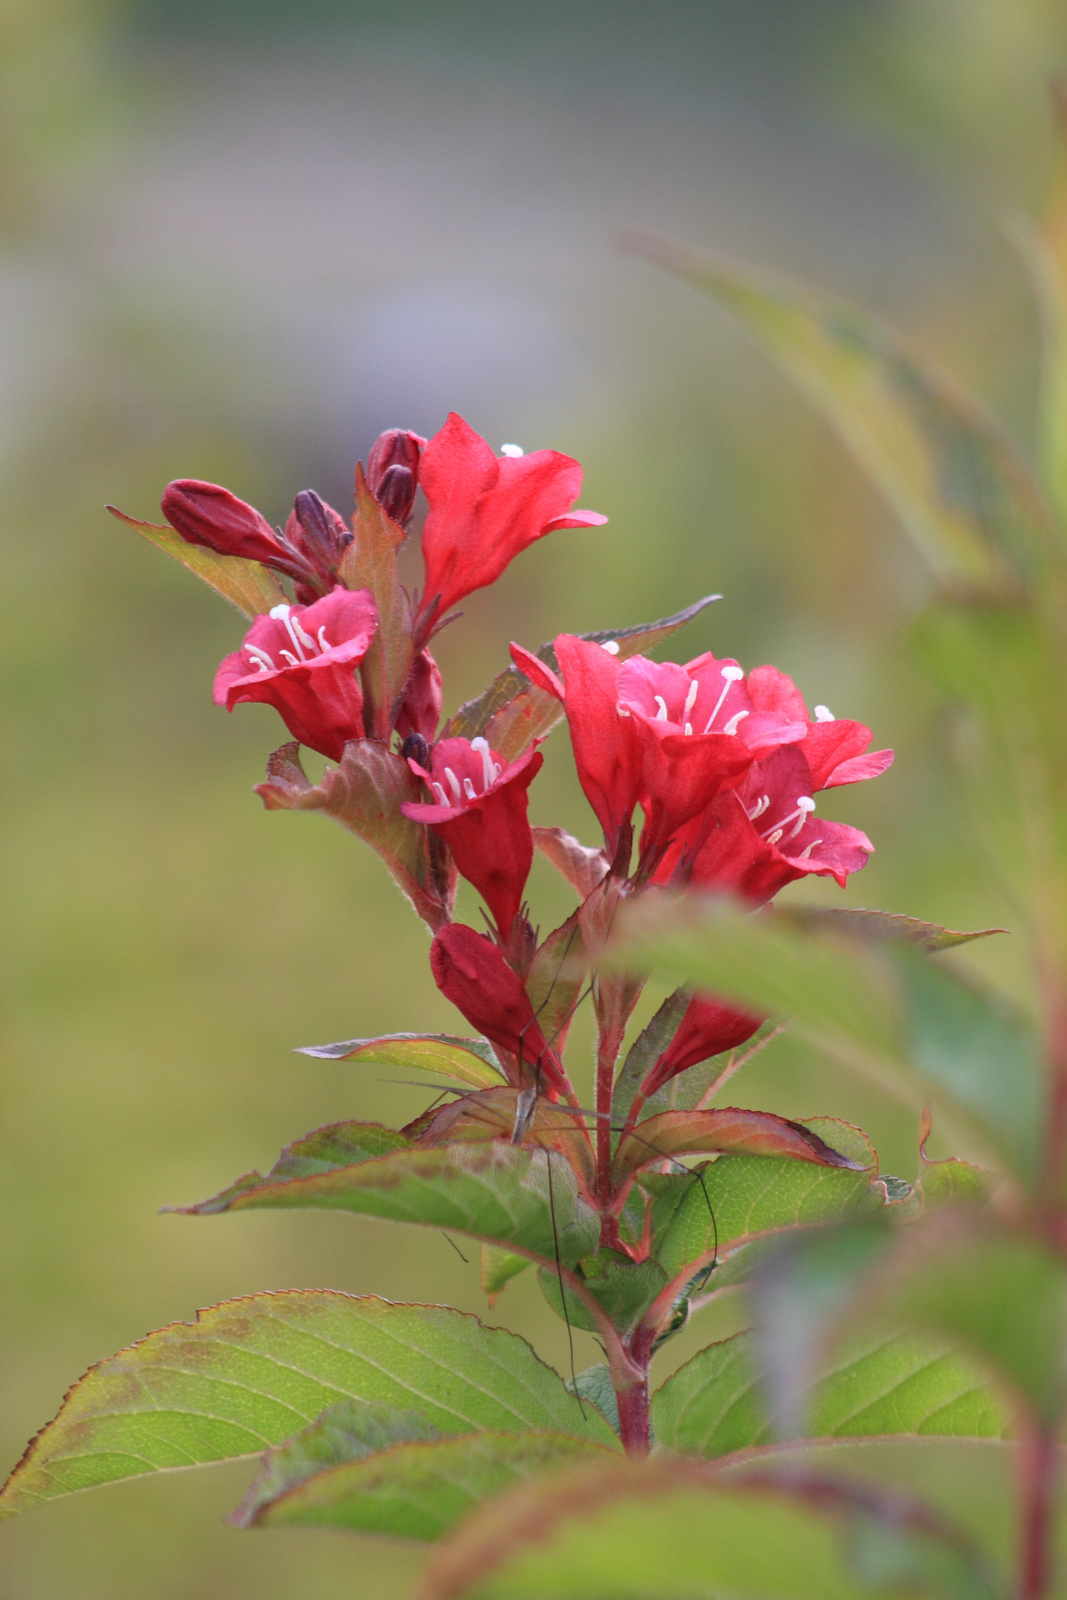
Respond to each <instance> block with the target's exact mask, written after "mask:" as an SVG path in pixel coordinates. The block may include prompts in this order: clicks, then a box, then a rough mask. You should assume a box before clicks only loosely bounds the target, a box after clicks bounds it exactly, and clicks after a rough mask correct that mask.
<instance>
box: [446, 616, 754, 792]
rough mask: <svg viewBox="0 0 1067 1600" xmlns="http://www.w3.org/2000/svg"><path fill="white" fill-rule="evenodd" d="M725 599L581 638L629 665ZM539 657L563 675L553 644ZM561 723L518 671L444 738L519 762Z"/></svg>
mask: <svg viewBox="0 0 1067 1600" xmlns="http://www.w3.org/2000/svg"><path fill="white" fill-rule="evenodd" d="M721 598H722V597H721V596H720V595H717V594H710V595H707V596H706V597H705V599H703V600H697V601H696V602H695V604H693V605H691V606H686V608H685V610H684V611H676V612H675V614H674V615H673V616H672V617H663V618H662V619H661V620H660V621H659V622H644V623H640V624H638V626H637V627H634V628H622V629H620V630H619V631H618V632H615V633H613V632H611V631H610V630H609V631H606V632H600V633H583V634H580V635H579V637H580V638H582V639H589V640H590V641H591V642H592V643H594V644H610V643H615V644H617V645H618V646H619V652H618V658H617V659H618V660H620V661H626V660H628V659H629V657H630V656H636V655H639V654H642V653H643V652H645V651H648V650H654V649H655V647H656V646H657V645H658V644H662V643H663V642H664V640H665V639H669V638H670V637H671V635H672V634H675V633H677V632H678V629H679V628H682V627H684V626H685V624H686V623H687V622H691V621H692V620H693V618H694V617H695V616H698V615H699V613H700V612H701V611H703V610H704V607H705V606H709V605H710V604H711V602H712V601H713V600H719V599H721ZM535 654H536V655H537V656H538V658H539V659H540V660H541V661H544V662H545V663H546V665H547V666H549V667H551V668H552V670H553V672H557V671H558V670H559V663H558V662H557V660H556V653H555V651H554V649H553V648H552V645H551V644H543V645H542V646H541V647H540V649H539V650H537V651H536V652H535ZM562 718H563V707H562V706H561V705H560V703H559V701H558V700H556V699H555V698H554V696H552V695H550V694H546V693H545V691H544V690H543V689H537V688H535V687H534V686H533V684H531V682H530V680H529V679H528V678H527V677H526V676H525V674H524V673H521V672H520V671H519V670H518V668H517V667H505V668H504V670H503V672H499V673H498V674H497V676H496V677H495V678H494V679H493V681H492V683H491V684H490V685H489V687H488V689H485V690H484V691H483V692H482V693H481V694H480V695H478V697H477V698H476V699H474V700H468V701H467V702H466V703H465V704H464V705H461V706H460V708H459V710H458V711H457V712H456V714H455V716H454V717H453V718H452V719H451V721H450V722H449V723H448V724H447V725H446V727H445V729H444V731H443V732H442V734H441V735H440V737H441V738H442V739H454V738H462V739H475V738H477V737H478V736H479V735H482V736H483V737H484V738H486V739H488V741H489V744H490V745H491V746H492V748H493V749H494V750H496V751H497V752H498V753H499V754H500V755H502V756H503V757H504V759H505V760H506V761H516V760H518V758H519V756H521V755H522V754H523V752H524V751H526V750H528V749H529V748H530V746H531V745H532V744H533V742H534V740H535V739H543V738H544V737H545V735H546V734H547V733H550V732H551V730H552V729H553V728H554V727H555V726H556V723H557V722H560V721H561V720H562Z"/></svg>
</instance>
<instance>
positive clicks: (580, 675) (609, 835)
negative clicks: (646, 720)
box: [511, 633, 645, 858]
mask: <svg viewBox="0 0 1067 1600" xmlns="http://www.w3.org/2000/svg"><path fill="white" fill-rule="evenodd" d="M555 651H556V659H557V661H558V662H559V665H560V670H561V672H562V673H563V681H562V682H561V681H560V679H559V678H558V677H557V676H556V674H555V673H554V672H553V671H552V670H551V668H550V667H546V666H545V664H544V662H543V661H540V660H539V659H538V657H537V656H534V655H531V654H530V652H529V651H528V650H524V649H523V648H522V646H521V645H517V644H513V645H512V647H511V659H512V660H513V661H514V663H515V665H516V666H517V667H518V669H519V671H520V672H523V673H525V674H526V676H527V677H528V678H529V679H530V680H531V682H532V683H534V684H536V685H537V687H538V688H539V689H544V690H545V692H546V693H548V694H551V695H554V696H555V697H556V699H557V700H559V701H561V702H562V704H563V707H564V709H565V711H566V713H567V724H568V727H569V728H570V735H571V746H572V748H573V750H574V764H575V766H576V767H577V769H578V781H579V782H580V783H581V786H582V789H583V791H584V793H585V797H586V799H587V800H588V801H589V804H590V805H591V806H592V808H593V810H594V812H595V813H596V816H597V820H598V821H599V823H600V826H601V827H602V828H603V830H604V842H605V844H606V846H607V851H608V855H609V856H610V857H612V858H614V856H615V852H616V850H617V848H618V844H619V838H620V835H621V833H622V830H623V828H624V827H625V826H626V824H627V823H628V822H629V820H630V818H631V817H632V816H633V811H634V807H635V806H636V804H637V802H638V800H639V799H640V798H641V795H642V793H643V790H644V783H645V780H644V752H643V749H642V746H641V743H640V740H639V738H638V736H637V733H636V730H635V724H634V721H633V719H632V718H630V717H620V716H619V711H618V702H619V672H620V666H619V662H618V661H617V660H616V659H615V656H614V655H613V654H612V653H611V652H610V651H609V650H607V649H605V647H604V646H603V645H600V644H592V643H590V641H589V640H588V639H577V638H575V637H574V636H573V635H572V634H569V633H561V634H560V635H559V637H558V638H557V639H556V642H555Z"/></svg>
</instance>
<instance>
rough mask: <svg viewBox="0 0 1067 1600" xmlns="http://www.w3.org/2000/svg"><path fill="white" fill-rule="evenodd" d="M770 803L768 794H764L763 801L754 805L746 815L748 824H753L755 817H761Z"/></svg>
mask: <svg viewBox="0 0 1067 1600" xmlns="http://www.w3.org/2000/svg"><path fill="white" fill-rule="evenodd" d="M770 803H771V797H770V795H769V794H765V795H764V796H763V799H762V800H760V801H758V802H757V804H756V805H754V806H753V807H752V810H751V811H750V812H749V814H748V820H749V822H755V820H756V818H757V817H762V815H763V813H764V812H765V811H766V809H767V807H768V806H769V805H770Z"/></svg>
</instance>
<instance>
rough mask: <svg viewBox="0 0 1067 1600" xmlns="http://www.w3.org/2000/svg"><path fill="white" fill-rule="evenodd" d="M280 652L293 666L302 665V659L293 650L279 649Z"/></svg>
mask: <svg viewBox="0 0 1067 1600" xmlns="http://www.w3.org/2000/svg"><path fill="white" fill-rule="evenodd" d="M278 654H279V655H280V656H284V657H285V659H286V661H288V663H289V665H290V666H291V667H298V666H299V665H300V660H299V659H298V658H297V657H296V656H294V654H293V652H292V651H291V650H279V651H278Z"/></svg>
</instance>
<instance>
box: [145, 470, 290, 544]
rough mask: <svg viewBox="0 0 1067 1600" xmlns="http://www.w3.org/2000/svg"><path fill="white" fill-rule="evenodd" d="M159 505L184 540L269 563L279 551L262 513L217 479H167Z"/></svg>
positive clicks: (188, 542) (275, 539)
mask: <svg viewBox="0 0 1067 1600" xmlns="http://www.w3.org/2000/svg"><path fill="white" fill-rule="evenodd" d="M161 505H162V508H163V515H164V516H165V517H166V519H167V521H168V522H169V523H170V525H171V527H172V528H173V529H174V530H175V532H176V533H180V534H181V536H182V538H183V539H184V540H185V541H186V543H187V544H200V545H206V546H207V548H208V549H209V550H217V551H218V552H219V554H220V555H225V556H243V557H244V558H245V559H246V560H249V561H264V562H269V563H270V564H271V565H274V564H275V562H276V560H277V557H278V556H280V555H283V551H282V547H281V546H280V545H279V543H278V540H277V538H276V537H275V534H274V531H273V529H272V528H271V525H270V523H269V522H268V521H267V519H266V517H263V516H261V515H260V513H259V512H258V511H256V510H255V508H254V507H253V506H250V505H246V504H245V502H244V501H243V500H238V498H237V496H236V495H235V494H231V493H230V491H229V490H228V489H223V488H220V487H219V485H218V484H217V483H201V482H200V481H199V480H198V479H196V478H179V479H178V481H177V482H175V483H168V485H167V487H166V488H165V489H164V491H163V499H162V501H161Z"/></svg>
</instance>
